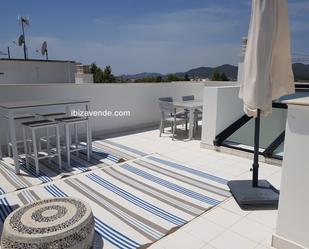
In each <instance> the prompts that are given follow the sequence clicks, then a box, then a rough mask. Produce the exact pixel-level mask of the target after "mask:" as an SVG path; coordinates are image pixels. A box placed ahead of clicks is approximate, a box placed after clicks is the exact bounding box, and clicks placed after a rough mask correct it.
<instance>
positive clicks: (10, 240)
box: [1, 198, 95, 249]
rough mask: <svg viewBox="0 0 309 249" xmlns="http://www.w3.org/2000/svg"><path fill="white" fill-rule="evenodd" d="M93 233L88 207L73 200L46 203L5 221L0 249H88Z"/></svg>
mask: <svg viewBox="0 0 309 249" xmlns="http://www.w3.org/2000/svg"><path fill="white" fill-rule="evenodd" d="M94 233H95V232H94V217H93V214H92V211H91V208H90V207H89V205H88V204H86V203H85V202H83V201H81V200H79V199H75V198H53V199H47V200H42V201H38V202H35V203H32V204H29V205H26V206H23V207H21V208H18V209H17V210H15V211H14V212H12V213H11V214H10V215H9V216H8V217H7V218H6V220H5V222H4V226H3V232H2V237H1V249H5V248H23V249H28V248H29V249H30V248H31V249H32V248H42V249H49V248H50V249H51V248H52V249H56V248H57V249H58V248H59V249H60V248H61V249H62V248H63V249H65V248H72V249H73V248H74V249H89V248H92V246H93V242H94Z"/></svg>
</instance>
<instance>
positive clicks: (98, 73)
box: [90, 63, 116, 83]
mask: <svg viewBox="0 0 309 249" xmlns="http://www.w3.org/2000/svg"><path fill="white" fill-rule="evenodd" d="M90 71H91V73H92V74H93V82H94V83H114V82H116V77H115V76H114V75H113V74H112V68H111V66H106V67H105V68H104V70H103V71H102V69H101V68H100V67H98V66H97V65H96V63H92V64H91V67H90Z"/></svg>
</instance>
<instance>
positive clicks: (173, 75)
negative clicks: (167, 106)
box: [166, 74, 181, 82]
mask: <svg viewBox="0 0 309 249" xmlns="http://www.w3.org/2000/svg"><path fill="white" fill-rule="evenodd" d="M166 81H168V82H171V81H181V79H180V78H179V77H178V76H177V75H176V74H169V75H168V76H167V79H166Z"/></svg>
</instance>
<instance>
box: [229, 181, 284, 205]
mask: <svg viewBox="0 0 309 249" xmlns="http://www.w3.org/2000/svg"><path fill="white" fill-rule="evenodd" d="M228 186H229V188H230V190H231V193H232V194H233V196H234V198H235V200H236V201H237V203H238V205H239V206H240V207H241V208H243V209H252V208H263V207H264V208H267V209H269V208H278V202H279V190H277V189H276V188H275V187H273V186H272V185H271V184H270V183H269V182H268V181H266V180H259V181H258V187H253V186H252V181H251V180H239V181H238V180H237V181H229V182H228Z"/></svg>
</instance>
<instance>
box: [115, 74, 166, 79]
mask: <svg viewBox="0 0 309 249" xmlns="http://www.w3.org/2000/svg"><path fill="white" fill-rule="evenodd" d="M159 76H163V74H160V73H148V72H143V73H138V74H133V75H121V76H118V77H119V78H122V79H124V80H129V79H133V80H138V79H143V78H152V77H159Z"/></svg>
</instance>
